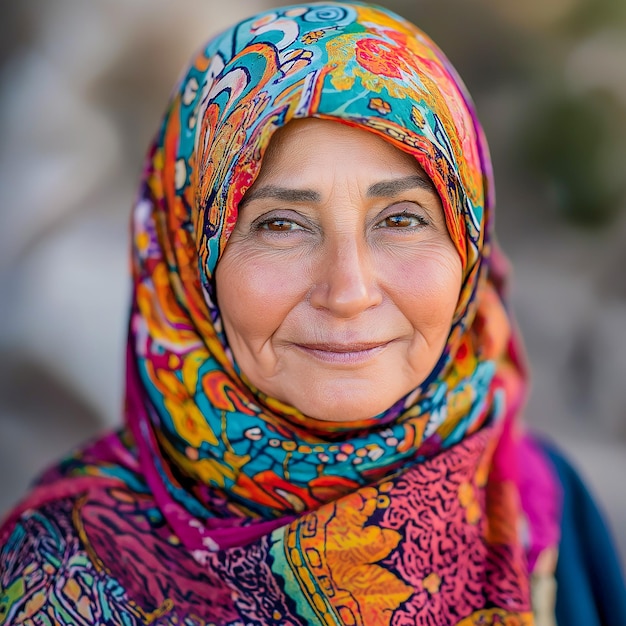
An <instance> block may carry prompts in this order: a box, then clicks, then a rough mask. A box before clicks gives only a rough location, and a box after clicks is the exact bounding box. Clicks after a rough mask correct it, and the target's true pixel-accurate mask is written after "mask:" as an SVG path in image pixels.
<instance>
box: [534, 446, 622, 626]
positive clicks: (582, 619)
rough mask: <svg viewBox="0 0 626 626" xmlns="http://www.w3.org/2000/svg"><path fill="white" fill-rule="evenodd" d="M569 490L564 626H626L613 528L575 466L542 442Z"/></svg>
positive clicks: (562, 560) (560, 579) (561, 571)
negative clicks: (607, 523) (612, 535)
mask: <svg viewBox="0 0 626 626" xmlns="http://www.w3.org/2000/svg"><path fill="white" fill-rule="evenodd" d="M542 445H543V448H544V450H545V452H546V453H547V455H548V457H549V459H550V460H551V462H552V463H553V465H554V469H555V470H556V472H557V473H558V476H559V479H560V481H561V484H562V486H563V519H562V522H561V533H562V534H561V543H560V546H559V560H558V564H557V568H556V580H557V585H558V588H557V597H556V618H557V623H558V625H559V626H579V625H580V626H626V585H625V583H624V575H623V573H622V569H621V566H620V561H619V555H618V554H617V549H616V547H615V543H614V542H613V540H612V538H611V535H610V532H609V529H608V528H607V525H606V523H605V521H604V519H603V517H602V514H601V513H600V511H599V510H598V507H597V505H596V503H595V502H594V500H593V498H592V496H591V494H590V493H589V491H588V489H587V487H586V486H585V485H584V483H583V482H582V480H581V479H580V476H579V475H578V474H577V472H576V470H575V469H574V468H573V467H572V466H571V465H570V463H569V462H568V461H567V460H566V459H565V458H564V457H563V455H562V454H561V453H560V452H558V451H557V450H556V449H555V448H554V447H552V446H551V445H549V444H547V445H546V444H545V443H544V444H542Z"/></svg>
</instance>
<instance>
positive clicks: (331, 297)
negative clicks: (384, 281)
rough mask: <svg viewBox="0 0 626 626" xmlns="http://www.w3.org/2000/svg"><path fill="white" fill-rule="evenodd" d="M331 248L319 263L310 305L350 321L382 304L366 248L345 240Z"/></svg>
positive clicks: (370, 258) (372, 264)
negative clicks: (351, 318)
mask: <svg viewBox="0 0 626 626" xmlns="http://www.w3.org/2000/svg"><path fill="white" fill-rule="evenodd" d="M329 247H331V248H332V249H331V250H329V249H328V248H327V249H326V250H325V251H324V253H323V254H322V255H321V258H320V260H319V263H318V271H317V276H316V277H315V279H314V280H315V283H314V287H313V289H312V291H311V295H310V302H311V305H312V306H313V307H315V308H323V309H326V310H328V311H329V312H330V313H331V314H333V315H335V316H337V317H343V318H350V317H354V316H356V315H358V314H359V313H361V312H362V311H365V310H366V309H369V308H370V307H373V306H376V305H378V304H380V302H381V301H382V293H381V291H380V289H379V287H378V284H377V280H376V271H375V266H374V261H373V259H372V257H371V253H370V251H368V250H367V246H366V244H359V243H358V242H356V241H354V240H348V241H346V240H345V239H344V240H343V241H339V242H337V243H336V244H333V245H332V246H329Z"/></svg>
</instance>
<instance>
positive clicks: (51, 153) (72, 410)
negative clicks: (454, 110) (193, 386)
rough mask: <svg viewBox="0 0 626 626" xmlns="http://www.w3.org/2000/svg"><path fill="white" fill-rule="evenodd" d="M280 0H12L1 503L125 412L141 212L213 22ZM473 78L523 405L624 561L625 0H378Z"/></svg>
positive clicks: (5, 84) (6, 92) (7, 50)
mask: <svg viewBox="0 0 626 626" xmlns="http://www.w3.org/2000/svg"><path fill="white" fill-rule="evenodd" d="M281 4H284V5H286V4H289V2H280V1H277V0H237V2H230V3H228V2H223V1H219V2H218V1H216V0H176V2H174V1H173V0H133V1H132V2H128V0H90V2H84V0H55V1H54V2H49V1H46V0H20V2H11V3H3V6H2V8H1V9H0V513H1V512H2V511H5V510H6V509H7V508H8V507H9V506H10V505H12V504H13V503H14V502H15V501H16V499H17V498H18V497H19V496H20V495H21V494H23V492H24V490H25V489H26V488H27V485H28V483H29V481H30V480H32V478H33V476H34V475H35V474H36V473H37V472H38V471H40V470H41V469H42V468H43V467H45V466H46V465H47V464H48V463H50V462H52V461H54V460H56V459H58V458H59V457H60V456H61V455H62V454H64V453H65V452H67V451H68V449H70V448H71V447H72V446H73V445H75V444H77V443H79V442H81V441H83V440H84V439H86V438H87V437H90V436H93V435H94V434H96V433H98V432H101V431H102V430H104V429H106V428H111V427H115V426H116V425H119V424H120V415H121V407H122V384H123V350H124V343H125V325H126V315H127V300H128V292H129V281H128V276H127V274H128V271H127V267H128V262H127V257H128V234H127V226H128V215H129V210H130V207H131V205H132V202H133V198H134V193H135V188H136V186H137V181H138V179H139V175H140V170H141V163H142V160H143V155H144V152H145V150H146V148H147V146H148V143H149V142H150V140H151V137H152V134H153V133H154V132H155V131H156V129H157V125H158V123H159V119H160V116H161V113H162V111H163V109H164V106H165V102H166V100H167V97H168V93H169V91H170V89H171V88H172V86H173V85H174V83H175V81H176V79H177V77H178V75H179V73H180V72H181V70H182V68H183V67H184V65H185V63H186V61H187V59H188V57H189V56H190V55H191V54H192V52H193V51H194V50H195V49H196V48H197V47H198V46H199V45H200V44H201V43H202V42H203V41H204V39H205V38H206V37H207V36H208V35H210V34H213V33H215V32H217V31H218V30H220V29H222V28H225V27H227V26H228V25H230V24H232V23H233V22H235V21H237V20H239V19H241V18H244V17H247V16H248V15H250V14H253V13H255V12H257V11H259V10H262V9H265V8H270V7H271V6H278V5H281ZM379 4H382V5H384V6H387V7H389V8H391V9H394V10H396V11H398V12H399V13H401V14H402V15H404V16H406V17H407V18H409V19H410V20H412V21H413V22H415V23H416V24H417V25H418V26H420V27H422V28H423V29H424V30H425V31H426V32H427V33H428V34H429V35H430V36H431V37H432V38H433V39H434V40H435V41H436V42H437V43H438V44H439V45H440V46H441V47H442V48H443V50H444V51H445V52H446V53H447V55H448V56H449V57H450V59H451V60H452V62H453V64H454V65H455V66H456V67H457V69H458V70H459V72H460V74H461V76H463V78H464V80H465V82H466V83H467V85H468V87H469V90H470V92H471V93H472V95H473V97H474V99H475V101H476V105H477V108H478V112H479V116H480V118H481V120H482V122H483V124H484V127H485V130H486V133H487V137H488V139H489V142H490V145H491V149H492V156H493V160H494V166H495V172H496V181H497V192H498V193H497V195H498V202H497V206H498V209H497V229H498V232H499V238H500V241H501V244H502V246H503V247H504V249H505V251H506V252H507V253H508V254H509V256H510V258H511V260H512V263H513V266H514V275H513V282H512V300H513V305H514V309H515V312H516V315H517V318H518V322H519V325H520V326H521V328H522V332H523V334H524V337H525V340H526V345H527V350H528V354H529V358H530V361H531V363H532V367H533V386H532V394H531V397H530V400H529V404H528V409H527V420H528V422H529V423H530V424H531V425H532V427H533V428H535V429H536V430H539V431H540V432H542V433H544V434H545V436H547V437H549V438H552V439H554V440H555V441H556V442H557V443H558V444H560V445H561V447H562V448H564V449H565V451H566V452H568V453H569V455H570V457H571V458H573V459H574V461H575V464H576V465H577V466H578V468H579V470H580V471H581V473H582V474H583V476H584V477H585V478H586V480H587V482H588V483H589V484H590V485H591V486H592V488H593V489H594V490H595V492H596V493H597V494H598V497H599V499H600V502H601V506H602V507H603V509H604V510H605V512H607V514H608V516H609V519H610V524H611V526H612V529H613V531H614V534H615V535H616V537H617V540H618V543H619V548H620V551H621V553H622V557H623V560H624V562H626V480H625V479H624V477H626V175H625V169H626V168H625V165H626V2H623V0H526V1H525V2H523V3H522V2H519V1H518V0H463V1H462V2H460V1H459V0H379Z"/></svg>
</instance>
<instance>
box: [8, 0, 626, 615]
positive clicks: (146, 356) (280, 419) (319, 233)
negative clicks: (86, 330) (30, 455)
mask: <svg viewBox="0 0 626 626" xmlns="http://www.w3.org/2000/svg"><path fill="white" fill-rule="evenodd" d="M492 212H493V184H492V180H491V169H490V163H489V156H488V151H487V146H486V144H485V140H484V137H483V134H482V131H481V129H480V126H479V124H478V122H477V120H476V117H475V115H474V113H473V108H472V105H471V103H470V101H469V98H468V96H467V94H466V92H465V90H464V87H463V86H462V84H461V82H460V80H459V79H458V77H457V76H456V74H455V72H454V70H453V69H452V67H451V66H450V65H449V62H448V61H447V60H446V59H445V57H444V56H443V54H442V53H441V52H440V51H439V50H438V49H437V48H436V47H435V45H434V44H433V43H432V42H431V41H430V40H429V39H428V38H427V37H426V36H425V35H424V34H423V33H421V32H420V31H419V30H417V29H416V28H415V27H414V26H412V25H411V24H409V23H407V22H406V21H404V20H402V19H401V18H399V17H397V16H395V15H393V14H391V13H389V12H388V11H385V10H382V9H379V8H375V7H371V6H368V5H364V4H354V5H352V4H345V3H327V4H313V5H301V6H293V7H288V8H283V9H280V10H276V11H272V12H267V13H263V14H261V15H258V16H255V17H253V18H251V19H249V20H246V21H244V22H242V23H241V24H238V25H236V26H235V27H233V28H232V29H230V30H228V31H226V32H224V33H222V34H221V35H219V36H218V37H216V38H215V39H214V40H212V41H211V42H209V43H208V44H207V46H206V47H205V48H204V49H203V50H202V51H201V52H200V53H199V54H198V56H197V57H196V58H195V59H194V61H193V64H192V65H191V67H190V68H189V70H188V72H187V73H186V75H185V76H184V77H183V79H182V81H181V83H180V85H179V87H178V89H177V90H176V92H175V94H174V96H173V98H172V100H171V102H170V106H169V108H168V110H167V113H166V116H165V119H164V121H163V124H162V126H161V129H160V131H159V133H158V134H157V137H156V139H155V142H154V144H153V147H152V149H151V151H150V153H149V156H148V159H147V166H146V170H145V174H144V178H143V184H142V188H141V190H140V194H139V199H138V201H137V204H136V206H135V210H134V213H133V278H134V289H133V299H132V311H131V318H130V324H129V341H128V351H127V393H126V427H125V428H124V429H123V430H122V431H121V432H119V433H115V434H111V435H109V436H107V437H105V438H103V439H101V440H99V441H96V442H95V443H92V444H90V445H88V446H86V447H85V448H83V449H81V450H79V451H77V452H76V453H75V454H74V455H73V456H72V457H71V458H69V459H66V460H65V461H64V462H62V463H61V464H60V465H59V466H58V467H56V468H54V469H52V470H50V471H49V472H47V473H46V474H45V475H44V476H43V477H42V478H41V480H40V481H39V482H38V484H37V486H36V487H35V488H34V490H33V491H32V492H31V494H30V495H29V496H28V497H27V498H26V500H25V501H24V502H23V503H22V504H21V505H20V506H19V507H18V508H17V509H16V510H15V511H14V512H13V513H12V514H11V515H10V516H9V517H8V519H6V520H5V522H4V525H3V527H2V530H1V531H0V533H1V534H0V545H2V546H4V547H3V549H2V553H1V555H0V598H2V600H1V601H0V624H53V623H55V624H56V623H60V624H129V625H130V624H189V625H191V624H194V625H196V624H197V625H200V624H202V625H206V624H220V625H222V624H229V625H232V626H234V625H236V624H364V625H370V624H376V625H378V624H395V625H399V624H424V625H426V624H497V623H507V624H533V623H545V624H548V623H552V621H551V620H552V619H553V616H554V610H553V607H552V605H551V603H552V602H553V600H554V598H553V596H554V587H553V579H554V571H555V561H556V550H557V545H558V542H559V517H560V502H561V499H560V488H559V486H558V481H557V479H556V478H555V476H556V474H555V473H554V470H553V469H552V467H553V466H552V465H550V464H549V463H548V461H547V459H546V457H545V456H544V454H543V452H542V451H541V450H540V449H539V448H538V447H537V446H536V445H535V444H533V443H532V442H531V441H530V440H529V439H528V438H526V437H525V436H524V434H523V431H522V429H521V428H520V426H519V423H518V418H519V413H520V410H521V406H522V404H523V399H524V380H525V375H524V365H523V359H522V356H521V353H520V347H519V343H518V341H517V339H516V336H515V333H514V331H513V328H512V324H511V321H510V318H509V316H508V314H507V311H506V308H505V305H504V301H503V288H504V282H505V271H504V262H503V259H502V257H501V255H500V254H499V253H498V251H497V248H495V247H494V243H493V233H492V221H493V214H492ZM531 587H532V591H533V594H532V595H533V600H534V607H533V603H532V602H531ZM533 611H534V615H533ZM616 615H617V614H616ZM535 618H536V620H537V621H536V622H535ZM617 619H618V620H619V619H620V618H619V616H617ZM569 623H572V622H569ZM606 623H611V622H609V621H607V622H606ZM612 623H616V624H617V623H618V621H614V622H612ZM619 623H621V622H619Z"/></svg>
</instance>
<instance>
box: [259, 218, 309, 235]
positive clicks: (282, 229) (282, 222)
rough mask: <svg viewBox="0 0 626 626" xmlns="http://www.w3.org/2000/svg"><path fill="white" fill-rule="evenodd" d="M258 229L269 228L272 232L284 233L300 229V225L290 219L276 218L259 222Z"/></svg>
mask: <svg viewBox="0 0 626 626" xmlns="http://www.w3.org/2000/svg"><path fill="white" fill-rule="evenodd" d="M259 229H261V230H269V231H271V232H274V233H286V232H289V231H292V230H302V226H300V225H299V224H296V223H295V222H293V221H292V220H287V219H281V218H276V219H271V220H265V221H264V222H261V223H260V224H259Z"/></svg>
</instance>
